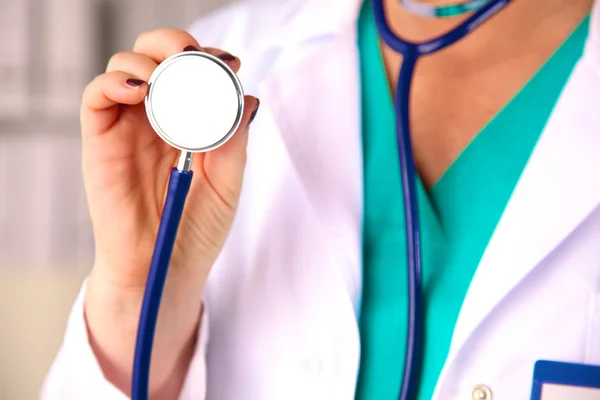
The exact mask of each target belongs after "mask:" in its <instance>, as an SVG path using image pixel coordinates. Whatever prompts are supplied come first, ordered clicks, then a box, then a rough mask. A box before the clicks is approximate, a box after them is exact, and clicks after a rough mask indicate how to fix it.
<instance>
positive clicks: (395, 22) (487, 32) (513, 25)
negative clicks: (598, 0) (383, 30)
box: [384, 0, 593, 61]
mask: <svg viewBox="0 0 600 400" xmlns="http://www.w3.org/2000/svg"><path fill="white" fill-rule="evenodd" d="M424 2H428V3H435V4H444V3H446V4H447V3H448V1H445V2H444V1H432V0H424ZM592 3H593V0H513V1H512V2H511V3H510V4H509V5H508V6H507V7H506V8H505V9H503V10H501V11H500V13H498V14H497V15H495V16H494V17H493V18H491V19H490V20H488V21H487V22H485V23H484V24H483V25H482V26H480V27H479V28H478V29H476V30H475V31H474V32H472V33H471V34H470V35H469V36H468V37H467V38H465V39H464V40H461V41H459V43H457V45H455V46H452V47H456V50H454V51H453V52H454V53H455V54H456V55H458V54H459V53H460V55H461V57H464V59H465V60H470V61H473V57H472V56H475V55H477V54H479V55H481V56H490V54H485V53H489V50H490V48H492V47H493V49H494V50H493V51H494V52H495V53H499V52H500V53H504V51H508V53H507V54H510V51H512V52H513V53H514V49H515V44H525V43H527V45H528V46H529V45H536V44H539V43H537V41H539V40H540V39H541V40H544V39H543V38H544V37H546V38H547V39H548V42H554V40H553V39H554V38H557V37H562V38H564V37H566V36H567V35H568V34H569V33H570V32H571V31H572V30H573V29H574V28H575V27H576V26H577V24H578V23H579V22H581V20H582V19H583V18H584V17H585V15H587V14H588V13H589V11H590V9H591V7H592ZM384 4H385V10H386V15H387V18H388V21H389V23H390V26H391V28H392V30H393V31H394V32H395V33H396V34H397V35H398V36H400V37H402V38H405V39H407V40H410V41H415V42H422V41H425V40H428V39H432V38H434V37H436V36H438V35H441V34H443V33H445V32H448V31H449V30H451V29H452V28H454V27H456V26H457V25H458V24H460V23H461V22H462V21H464V20H465V19H466V17H465V16H459V17H452V18H424V17H420V16H417V15H414V14H412V13H411V12H410V11H407V10H406V9H405V8H404V7H402V5H401V4H400V2H399V1H398V0H384ZM542 32H543V35H540V33H542ZM532 41H533V42H534V43H532ZM490 45H493V46H490ZM541 45H542V46H543V43H542V44H541ZM459 48H460V49H459Z"/></svg>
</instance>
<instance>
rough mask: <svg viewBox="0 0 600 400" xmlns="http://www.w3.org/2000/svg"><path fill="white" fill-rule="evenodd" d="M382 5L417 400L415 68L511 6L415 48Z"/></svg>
mask: <svg viewBox="0 0 600 400" xmlns="http://www.w3.org/2000/svg"><path fill="white" fill-rule="evenodd" d="M383 1H384V0H373V1H372V3H373V10H374V16H375V23H376V25H377V29H378V31H379V35H380V36H381V39H382V40H383V41H384V43H385V44H386V45H387V46H389V47H390V48H391V49H392V50H394V51H395V52H397V53H400V54H401V55H402V57H403V59H402V66H401V68H400V74H399V76H398V83H397V86H396V99H395V104H394V106H395V111H396V136H397V146H398V158H399V163H400V177H401V185H402V198H403V202H404V215H405V224H406V227H405V229H406V246H407V252H406V258H407V271H408V300H409V302H408V318H407V320H408V326H407V335H406V352H405V358H404V372H403V377H402V383H401V386H400V391H399V395H398V399H399V400H412V399H415V398H416V396H417V393H418V387H417V385H418V375H419V374H418V373H419V371H420V361H421V359H422V357H423V354H424V350H423V345H424V340H423V322H424V321H423V314H424V310H423V309H422V304H421V301H422V288H421V238H420V236H421V233H420V227H419V207H418V201H417V188H416V179H417V172H416V167H415V161H414V156H413V151H412V145H411V135H410V114H409V105H410V89H411V84H412V81H413V76H414V71H415V67H416V65H417V61H418V60H419V58H420V57H421V56H425V55H428V54H432V53H435V52H437V51H439V50H441V49H444V48H446V47H448V46H450V45H452V44H454V43H455V42H457V41H458V40H460V39H462V38H464V37H465V36H466V35H468V34H469V33H470V32H472V31H473V30H475V29H476V28H477V27H479V26H480V25H481V24H483V23H484V22H485V21H487V20H488V19H490V18H491V17H492V16H494V15H496V14H497V13H498V12H499V11H500V10H502V9H503V8H504V7H505V6H507V5H508V4H509V3H510V2H511V1H512V0H490V1H489V2H488V3H487V4H485V5H484V6H482V7H481V8H480V9H478V10H477V11H475V12H474V13H473V14H472V15H471V16H470V17H468V18H467V19H466V20H465V21H464V22H463V23H461V24H460V25H459V26H457V27H456V28H454V29H452V30H451V31H450V32H448V33H446V34H445V35H442V36H440V37H437V38H435V39H433V40H429V41H426V42H423V43H412V42H409V41H406V40H404V39H402V38H400V37H398V36H397V35H395V34H394V33H393V32H392V30H391V28H390V26H389V25H388V22H387V20H386V17H385V11H384V6H383Z"/></svg>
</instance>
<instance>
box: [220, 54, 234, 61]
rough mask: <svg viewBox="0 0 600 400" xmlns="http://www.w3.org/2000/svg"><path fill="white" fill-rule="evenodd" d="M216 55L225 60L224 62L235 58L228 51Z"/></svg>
mask: <svg viewBox="0 0 600 400" xmlns="http://www.w3.org/2000/svg"><path fill="white" fill-rule="evenodd" d="M217 57H219V58H220V59H221V60H223V61H226V62H229V61H233V60H235V56H232V55H231V54H229V53H223V54H221V55H219V56H217Z"/></svg>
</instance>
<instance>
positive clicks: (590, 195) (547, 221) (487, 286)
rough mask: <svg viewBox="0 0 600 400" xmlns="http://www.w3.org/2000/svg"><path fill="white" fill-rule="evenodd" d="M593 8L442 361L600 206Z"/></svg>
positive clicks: (599, 78) (598, 71) (598, 66)
mask: <svg viewBox="0 0 600 400" xmlns="http://www.w3.org/2000/svg"><path fill="white" fill-rule="evenodd" d="M599 8H600V7H599V6H598V4H597V5H596V9H595V13H594V17H593V21H594V22H593V25H594V27H593V29H592V31H591V36H590V37H591V38H590V40H589V41H588V44H587V47H586V51H585V54H584V57H583V58H582V60H581V61H580V62H579V64H578V65H577V67H576V68H575V70H574V72H573V74H572V76H571V78H570V80H569V82H568V83H567V85H566V87H565V89H564V91H563V93H562V95H561V98H560V99H559V101H558V103H557V106H556V108H555V110H554V112H553V115H552V116H551V118H550V120H549V122H548V124H547V126H546V128H545V130H544V132H543V134H542V136H541V137H540V140H539V142H538V145H537V146H536V148H535V150H534V152H533V154H532V156H531V158H530V160H529V162H528V164H527V166H526V168H525V170H524V172H523V175H522V177H521V179H520V181H519V182H518V184H517V186H516V188H515V191H514V193H513V195H512V197H511V199H510V201H509V203H508V205H507V208H506V210H505V212H504V214H503V216H502V218H501V220H500V222H499V224H498V226H497V228H496V231H495V233H494V234H493V236H492V239H491V241H490V243H489V245H488V248H487V249H486V251H485V253H484V255H483V258H482V260H481V262H480V265H479V267H478V269H477V272H476V273H475V276H474V278H473V281H472V284H471V286H470V288H469V291H468V293H467V296H466V298H465V301H464V304H463V307H462V310H461V314H460V316H459V319H458V321H457V325H456V329H455V332H454V337H453V342H452V346H451V349H450V357H449V361H451V359H452V358H453V357H454V356H456V355H457V353H458V351H459V350H460V348H461V347H462V345H463V344H464V343H465V342H466V341H467V340H468V338H469V336H470V335H471V334H472V333H473V332H474V330H475V329H476V328H477V326H478V325H479V324H480V323H482V322H483V321H484V319H485V318H486V317H487V316H488V315H489V314H490V313H491V312H492V311H493V309H494V307H495V306H496V305H497V304H499V303H500V302H501V301H502V299H503V298H504V297H505V296H506V295H507V294H508V293H509V292H510V291H511V289H513V288H514V287H515V286H517V285H518V284H519V282H520V281H521V280H522V279H523V278H524V277H525V276H526V275H527V274H528V273H529V272H531V271H532V269H534V268H535V267H536V266H537V265H538V264H539V263H540V262H541V261H543V259H544V258H545V257H546V256H548V255H549V254H550V253H551V252H552V251H553V250H554V249H555V248H557V247H558V246H559V245H560V244H561V243H562V242H563V241H564V240H565V239H566V238H567V237H568V236H569V234H570V233H571V232H573V230H574V229H575V228H577V226H578V225H579V224H580V223H581V222H583V221H584V220H585V219H586V217H587V216H588V215H589V214H590V213H591V212H592V211H593V210H594V209H595V208H596V207H597V206H598V205H599V204H600V112H598V105H599V104H600V57H599V54H600V45H599V43H600V42H597V41H596V40H597V37H598V28H599V27H600V9H599ZM599 245H600V243H599ZM565 267H566V268H568V266H565ZM447 366H448V364H447Z"/></svg>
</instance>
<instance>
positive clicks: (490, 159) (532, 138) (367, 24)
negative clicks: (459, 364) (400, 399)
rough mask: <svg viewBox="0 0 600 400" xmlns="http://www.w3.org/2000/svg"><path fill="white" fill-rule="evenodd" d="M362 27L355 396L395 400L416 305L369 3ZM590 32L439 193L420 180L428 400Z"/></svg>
mask: <svg viewBox="0 0 600 400" xmlns="http://www.w3.org/2000/svg"><path fill="white" fill-rule="evenodd" d="M358 24H359V25H358V32H359V35H358V46H359V50H360V67H361V77H362V121H363V122H362V135H363V159H364V217H363V218H364V220H363V289H362V298H361V314H360V333H361V362H360V371H359V377H358V386H357V391H356V398H357V399H359V400H395V399H397V396H398V392H399V389H400V384H401V379H402V374H403V369H404V355H405V341H406V330H407V304H408V293H407V276H406V275H407V263H406V242H405V238H406V236H405V226H404V212H403V203H402V195H401V186H400V173H399V163H398V155H397V147H396V130H395V123H394V120H395V115H394V109H393V103H392V97H391V93H390V88H389V84H388V80H387V77H386V73H385V69H384V65H383V61H382V58H381V52H380V47H379V37H378V34H377V29H376V26H375V23H374V19H373V15H372V10H371V6H370V3H368V2H367V4H366V6H363V9H362V12H361V15H360V18H359V22H358ZM587 35H588V22H587V19H586V21H583V22H582V23H581V25H580V26H579V27H578V28H577V29H576V30H575V31H574V32H573V33H572V35H570V37H569V38H568V39H567V40H566V41H565V42H564V43H563V45H562V46H561V47H560V48H559V49H558V50H557V52H556V53H555V54H554V55H553V56H552V57H551V58H550V59H549V60H548V61H547V62H546V63H545V64H544V66H543V67H542V68H541V69H540V70H539V71H538V73H537V74H536V75H535V76H534V77H533V78H532V79H531V80H530V81H529V82H528V83H527V85H526V86H525V87H524V88H523V89H522V90H521V91H520V92H519V93H518V94H517V95H516V96H515V97H514V98H513V99H512V101H510V102H509V103H508V104H507V105H506V106H505V107H504V108H503V109H502V110H501V111H500V112H499V113H498V114H497V115H496V116H495V117H494V118H493V120H492V121H491V122H489V124H488V125H487V126H486V127H485V128H484V129H483V130H482V131H481V132H480V133H479V134H478V135H477V136H476V138H475V139H474V140H473V141H472V142H471V143H470V144H469V145H468V147H467V148H466V149H465V150H464V151H463V152H462V153H461V154H460V156H459V157H458V158H457V159H456V161H455V162H454V163H453V164H452V166H451V167H450V168H449V169H448V170H447V171H446V173H445V174H444V175H443V176H442V178H441V179H440V180H439V181H438V182H437V183H436V184H435V185H434V186H433V188H431V190H429V191H426V190H425V189H424V186H423V184H422V183H421V181H418V201H419V215H420V223H421V238H422V284H423V296H424V299H423V300H424V302H423V305H424V308H425V314H424V315H425V333H424V338H425V346H424V347H425V354H424V356H423V359H422V362H423V363H422V368H421V374H420V375H421V379H420V385H419V395H418V399H420V400H429V399H431V397H432V395H433V391H434V388H435V385H436V383H437V380H438V377H439V374H440V372H441V370H442V367H443V365H444V363H445V360H446V358H447V356H448V351H449V348H450V342H451V339H452V334H453V331H454V327H455V324H456V320H457V318H458V314H459V311H460V308H461V305H462V302H463V300H464V298H465V295H466V292H467V289H468V287H469V285H470V283H471V280H472V278H473V275H474V273H475V270H476V269H477V265H478V264H479V261H480V259H481V257H482V254H483V252H484V250H485V248H486V246H487V244H488V242H489V240H490V238H491V236H492V233H493V231H494V229H495V228H496V225H497V224H498V221H499V219H500V216H501V214H502V212H503V211H504V208H505V206H506V204H507V202H508V200H509V197H510V196H511V194H512V192H513V189H514V187H515V185H516V183H517V180H518V179H519V177H520V175H521V173H522V171H523V168H524V166H525V164H526V162H527V160H528V159H529V157H530V154H531V152H532V150H533V148H534V146H535V144H536V142H537V140H538V138H539V136H540V134H541V132H542V130H543V128H544V127H545V125H546V122H547V120H548V117H549V115H550V114H551V112H552V109H553V107H554V105H555V103H556V101H557V99H558V97H559V95H560V93H561V91H562V89H563V86H564V84H565V83H566V81H567V80H568V78H569V76H570V73H571V71H572V69H573V67H574V66H575V64H576V62H577V60H578V59H579V58H580V57H581V55H582V52H583V47H584V43H585V40H586V38H587Z"/></svg>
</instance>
